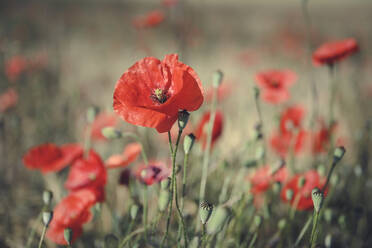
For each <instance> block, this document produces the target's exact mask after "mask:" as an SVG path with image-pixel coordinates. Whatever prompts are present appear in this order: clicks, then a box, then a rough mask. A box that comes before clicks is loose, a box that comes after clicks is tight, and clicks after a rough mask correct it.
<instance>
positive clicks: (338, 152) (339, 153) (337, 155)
mask: <svg viewBox="0 0 372 248" xmlns="http://www.w3.org/2000/svg"><path fill="white" fill-rule="evenodd" d="M345 152H346V150H345V147H343V146H339V147H337V148H336V149H335V151H334V153H333V161H334V163H338V162H339V161H340V160H341V159H342V158H343V156H344V155H345Z"/></svg>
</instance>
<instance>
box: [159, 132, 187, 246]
mask: <svg viewBox="0 0 372 248" xmlns="http://www.w3.org/2000/svg"><path fill="white" fill-rule="evenodd" d="M181 134H182V130H181V129H180V130H179V131H178V136H177V141H176V145H175V148H174V150H173V152H172V154H171V155H172V178H171V192H170V194H171V195H170V199H171V201H170V204H169V209H168V216H167V226H166V229H165V233H164V236H163V239H162V241H161V245H160V247H163V246H164V242H165V240H166V239H167V237H168V233H169V225H170V221H171V215H172V209H173V195H174V184H175V181H176V154H177V150H178V145H179V143H180V139H181ZM169 136H170V131H168V137H169ZM169 147H172V144H170V145H169ZM182 218H183V217H182Z"/></svg>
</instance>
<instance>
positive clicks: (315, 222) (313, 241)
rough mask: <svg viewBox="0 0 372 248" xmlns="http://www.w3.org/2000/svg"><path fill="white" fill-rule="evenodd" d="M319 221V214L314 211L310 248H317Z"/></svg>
mask: <svg viewBox="0 0 372 248" xmlns="http://www.w3.org/2000/svg"><path fill="white" fill-rule="evenodd" d="M318 219H319V212H316V211H315V210H314V220H313V229H312V230H311V237H310V248H315V245H316V238H317V236H318V230H317V226H318Z"/></svg>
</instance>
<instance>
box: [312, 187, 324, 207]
mask: <svg viewBox="0 0 372 248" xmlns="http://www.w3.org/2000/svg"><path fill="white" fill-rule="evenodd" d="M311 199H312V200H313V205H314V210H315V211H316V212H317V213H319V211H320V209H321V208H322V205H323V199H324V196H323V193H322V191H321V190H320V189H318V188H315V189H313V191H311Z"/></svg>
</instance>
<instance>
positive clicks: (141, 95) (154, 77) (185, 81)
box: [113, 54, 203, 133]
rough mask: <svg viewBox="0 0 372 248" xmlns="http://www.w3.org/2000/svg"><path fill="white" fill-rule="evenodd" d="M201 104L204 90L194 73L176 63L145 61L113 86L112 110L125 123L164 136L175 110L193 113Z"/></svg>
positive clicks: (170, 58)
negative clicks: (149, 128) (154, 130)
mask: <svg viewBox="0 0 372 248" xmlns="http://www.w3.org/2000/svg"><path fill="white" fill-rule="evenodd" d="M202 103H203V89H202V86H201V82H200V79H199V77H198V76H197V74H196V73H195V71H194V70H193V69H192V68H191V67H189V66H188V65H185V64H183V63H181V62H179V61H178V55H177V54H170V55H166V56H165V58H164V60H163V61H160V60H158V59H157V58H154V57H147V58H144V59H141V60H140V61H138V62H137V63H135V64H134V65H133V66H132V67H130V68H129V69H128V71H126V72H125V73H124V74H123V75H122V76H121V78H120V79H119V81H118V82H117V84H116V87H115V91H114V103H113V107H114V110H115V111H116V113H117V114H118V115H119V116H121V117H122V118H123V119H124V120H126V121H127V122H129V123H131V124H134V125H139V126H145V127H151V128H156V130H157V131H158V132H159V133H163V132H167V131H169V130H170V129H171V127H172V125H173V124H174V122H175V121H176V120H177V115H178V110H180V109H182V110H187V111H194V110H197V109H198V108H199V107H200V106H201V104H202Z"/></svg>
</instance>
